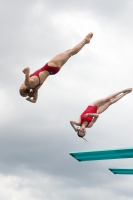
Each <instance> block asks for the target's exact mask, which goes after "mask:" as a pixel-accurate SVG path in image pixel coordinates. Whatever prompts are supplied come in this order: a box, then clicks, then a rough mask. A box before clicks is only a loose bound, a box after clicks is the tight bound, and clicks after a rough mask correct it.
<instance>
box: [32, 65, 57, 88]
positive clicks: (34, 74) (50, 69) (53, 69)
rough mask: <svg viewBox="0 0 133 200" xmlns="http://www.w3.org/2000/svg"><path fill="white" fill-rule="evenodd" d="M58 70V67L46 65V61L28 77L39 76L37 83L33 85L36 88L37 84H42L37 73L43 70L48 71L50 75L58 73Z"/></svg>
mask: <svg viewBox="0 0 133 200" xmlns="http://www.w3.org/2000/svg"><path fill="white" fill-rule="evenodd" d="M59 70H60V67H52V66H48V63H46V65H44V66H43V67H42V68H41V69H38V70H37V71H35V72H34V73H33V74H31V75H30V77H32V76H38V78H39V84H38V85H36V86H35V88H37V87H38V86H40V85H42V84H41V83H40V77H39V73H40V72H43V71H48V72H49V73H50V75H54V74H56V73H58V72H59Z"/></svg>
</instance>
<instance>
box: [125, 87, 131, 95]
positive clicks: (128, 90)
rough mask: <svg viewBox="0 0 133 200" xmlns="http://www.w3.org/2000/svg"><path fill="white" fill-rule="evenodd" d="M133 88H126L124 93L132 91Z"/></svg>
mask: <svg viewBox="0 0 133 200" xmlns="http://www.w3.org/2000/svg"><path fill="white" fill-rule="evenodd" d="M132 90H133V88H127V89H125V90H124V91H123V93H127V94H128V93H130V92H132Z"/></svg>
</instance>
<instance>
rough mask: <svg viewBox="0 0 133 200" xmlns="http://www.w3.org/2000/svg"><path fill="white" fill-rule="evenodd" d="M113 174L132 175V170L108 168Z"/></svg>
mask: <svg viewBox="0 0 133 200" xmlns="http://www.w3.org/2000/svg"><path fill="white" fill-rule="evenodd" d="M109 170H110V171H111V172H112V173H114V174H123V175H126V174H127V175H133V168H109Z"/></svg>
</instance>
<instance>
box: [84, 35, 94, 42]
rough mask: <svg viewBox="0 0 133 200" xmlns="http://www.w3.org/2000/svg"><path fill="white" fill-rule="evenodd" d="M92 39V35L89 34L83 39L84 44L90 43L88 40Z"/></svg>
mask: <svg viewBox="0 0 133 200" xmlns="http://www.w3.org/2000/svg"><path fill="white" fill-rule="evenodd" d="M92 37H93V33H89V34H88V35H87V36H86V37H85V41H86V44H87V43H90V40H91V38H92Z"/></svg>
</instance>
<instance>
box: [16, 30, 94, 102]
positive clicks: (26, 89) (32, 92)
mask: <svg viewBox="0 0 133 200" xmlns="http://www.w3.org/2000/svg"><path fill="white" fill-rule="evenodd" d="M92 37H93V33H89V34H88V35H87V36H86V37H85V38H84V39H83V40H82V41H81V42H80V43H79V44H78V45H76V46H75V47H74V48H72V49H69V50H67V51H65V52H63V53H61V54H59V55H57V56H55V57H54V58H53V59H52V60H50V61H49V62H48V63H46V64H45V65H44V66H43V67H42V68H41V69H39V70H37V71H35V72H34V73H33V74H31V75H30V68H29V67H27V68H25V69H24V70H23V73H24V74H25V81H24V83H23V84H22V85H21V87H20V89H19V92H20V95H21V96H22V97H27V98H26V100H27V101H30V102H32V103H35V102H36V101H37V98H38V89H39V88H40V87H41V86H42V84H43V83H44V81H45V80H46V79H47V77H48V76H49V75H54V74H56V73H58V72H59V70H60V69H61V68H62V66H63V65H64V64H65V63H66V62H67V60H68V59H69V58H70V57H71V56H73V55H75V54H77V53H78V52H79V51H80V50H81V49H82V48H83V46H84V45H85V44H87V43H89V42H90V40H91V38H92Z"/></svg>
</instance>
